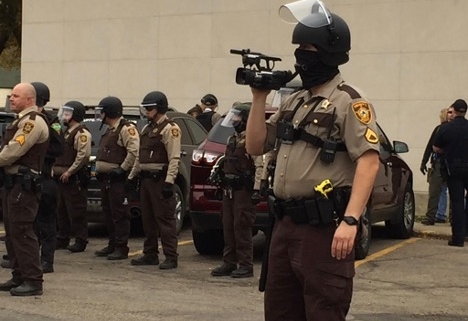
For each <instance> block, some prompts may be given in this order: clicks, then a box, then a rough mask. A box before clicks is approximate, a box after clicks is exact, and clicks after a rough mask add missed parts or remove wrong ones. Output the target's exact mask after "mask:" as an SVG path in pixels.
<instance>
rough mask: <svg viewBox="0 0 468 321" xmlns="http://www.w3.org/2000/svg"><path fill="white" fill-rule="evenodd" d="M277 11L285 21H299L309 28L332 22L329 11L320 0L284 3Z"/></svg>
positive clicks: (293, 22)
mask: <svg viewBox="0 0 468 321" xmlns="http://www.w3.org/2000/svg"><path fill="white" fill-rule="evenodd" d="M278 13H279V16H280V18H281V19H282V20H283V21H285V22H287V23H292V24H295V23H297V22H301V23H302V24H303V25H306V26H307V27H310V28H320V27H323V26H328V25H330V24H331V23H332V22H333V19H332V16H331V13H330V11H329V10H328V9H327V7H326V6H325V5H324V4H323V2H322V1H320V0H299V1H295V2H291V3H288V4H284V5H282V6H281V7H280V8H279V12H278Z"/></svg>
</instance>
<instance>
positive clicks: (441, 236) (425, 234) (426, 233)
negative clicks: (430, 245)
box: [413, 230, 452, 241]
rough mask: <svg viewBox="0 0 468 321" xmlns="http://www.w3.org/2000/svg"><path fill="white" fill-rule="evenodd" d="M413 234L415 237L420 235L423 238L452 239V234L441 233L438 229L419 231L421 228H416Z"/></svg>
mask: <svg viewBox="0 0 468 321" xmlns="http://www.w3.org/2000/svg"><path fill="white" fill-rule="evenodd" d="M413 236H414V237H420V238H423V239H436V240H447V241H449V240H451V239H452V235H451V234H450V235H448V234H446V233H441V232H436V231H419V230H414V231H413Z"/></svg>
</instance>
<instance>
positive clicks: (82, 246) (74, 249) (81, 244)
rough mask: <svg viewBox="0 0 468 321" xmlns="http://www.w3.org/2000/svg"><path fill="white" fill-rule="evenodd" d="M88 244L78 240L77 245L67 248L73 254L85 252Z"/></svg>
mask: <svg viewBox="0 0 468 321" xmlns="http://www.w3.org/2000/svg"><path fill="white" fill-rule="evenodd" d="M87 244H88V242H86V241H83V240H79V239H76V240H75V244H73V245H69V246H67V250H69V251H70V252H72V253H78V252H84V250H86V245H87Z"/></svg>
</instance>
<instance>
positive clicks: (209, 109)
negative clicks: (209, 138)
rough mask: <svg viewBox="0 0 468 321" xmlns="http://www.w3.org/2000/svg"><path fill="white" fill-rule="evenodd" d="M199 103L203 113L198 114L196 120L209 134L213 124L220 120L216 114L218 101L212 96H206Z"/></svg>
mask: <svg viewBox="0 0 468 321" xmlns="http://www.w3.org/2000/svg"><path fill="white" fill-rule="evenodd" d="M200 102H201V108H202V110H203V112H202V113H201V114H199V115H198V116H197V117H196V119H197V120H198V121H199V122H200V124H202V126H203V127H205V129H206V131H207V132H209V131H210V130H211V128H213V126H214V124H216V123H217V122H218V120H219V119H220V118H221V115H220V114H218V113H217V112H216V108H217V107H218V99H217V98H216V96H215V95H213V94H206V95H205V96H203V98H202V99H201V101H200Z"/></svg>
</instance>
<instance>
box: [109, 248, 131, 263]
mask: <svg viewBox="0 0 468 321" xmlns="http://www.w3.org/2000/svg"><path fill="white" fill-rule="evenodd" d="M127 258H128V248H124V247H117V248H115V250H114V252H112V253H111V254H109V255H108V256H107V259H108V260H125V259H127Z"/></svg>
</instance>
